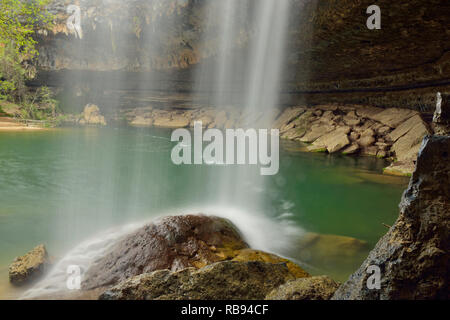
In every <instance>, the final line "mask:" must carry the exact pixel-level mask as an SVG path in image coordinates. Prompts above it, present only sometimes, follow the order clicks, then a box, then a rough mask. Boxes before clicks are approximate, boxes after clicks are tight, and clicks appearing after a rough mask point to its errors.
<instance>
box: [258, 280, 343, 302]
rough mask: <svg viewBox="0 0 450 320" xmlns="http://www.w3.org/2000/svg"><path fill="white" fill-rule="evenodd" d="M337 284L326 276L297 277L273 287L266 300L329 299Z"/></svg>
mask: <svg viewBox="0 0 450 320" xmlns="http://www.w3.org/2000/svg"><path fill="white" fill-rule="evenodd" d="M338 287H339V284H338V283H337V282H335V281H334V280H333V279H331V278H329V277H327V276H318V277H308V278H299V279H296V280H291V281H288V282H286V283H285V284H283V285H281V286H280V287H278V288H277V289H274V290H273V291H272V292H270V293H269V294H268V295H267V296H266V300H329V299H330V298H331V297H332V296H333V294H334V292H335V291H336V290H337V288H338Z"/></svg>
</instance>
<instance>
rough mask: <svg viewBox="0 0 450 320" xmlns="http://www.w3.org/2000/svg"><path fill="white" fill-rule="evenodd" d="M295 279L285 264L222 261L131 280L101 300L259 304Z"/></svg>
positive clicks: (109, 292) (101, 297)
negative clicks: (219, 301) (270, 293)
mask: <svg viewBox="0 0 450 320" xmlns="http://www.w3.org/2000/svg"><path fill="white" fill-rule="evenodd" d="M294 279H295V277H294V276H293V275H292V274H291V273H290V272H289V269H288V267H287V266H286V264H283V263H280V264H272V263H266V262H259V261H251V262H238V261H223V262H217V263H214V264H212V265H209V266H206V267H204V268H202V269H199V270H196V269H195V268H187V269H184V270H181V271H178V272H171V271H169V270H160V271H155V272H153V273H149V274H143V275H140V276H137V277H134V278H131V279H129V280H127V281H125V282H123V283H120V284H119V285H117V286H115V287H113V288H111V289H109V290H107V291H106V292H104V293H103V294H101V295H100V299H102V300H235V299H237V300H254V299H256V300H262V299H264V298H265V296H266V295H267V294H268V293H269V292H271V291H272V290H273V289H275V288H277V287H279V286H280V285H282V284H284V283H285V282H287V281H289V280H294Z"/></svg>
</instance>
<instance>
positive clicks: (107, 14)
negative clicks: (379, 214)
mask: <svg viewBox="0 0 450 320" xmlns="http://www.w3.org/2000/svg"><path fill="white" fill-rule="evenodd" d="M223 2H224V1H222V0H208V1H197V0H185V1H180V0H128V1H120V0H110V1H100V0H79V1H77V3H78V4H79V5H80V8H81V27H82V30H83V38H82V39H79V38H76V37H75V36H74V34H73V33H71V32H70V30H68V28H67V24H66V22H67V18H68V14H67V12H66V9H67V6H68V5H69V4H72V2H70V1H63V0H56V1H54V2H53V3H52V4H51V10H52V12H53V13H54V14H55V16H56V21H55V25H54V28H53V30H51V32H49V33H47V32H44V33H40V34H39V38H38V42H39V43H38V47H39V52H40V54H39V57H38V64H39V67H40V69H43V70H48V71H51V72H54V71H58V70H90V71H96V72H100V71H102V72H104V71H130V72H155V71H157V74H156V75H154V76H152V77H155V76H156V77H157V78H158V79H166V78H167V81H166V80H165V81H162V82H160V81H157V82H155V83H154V84H152V85H150V84H144V82H145V81H142V79H146V77H144V78H142V77H141V76H134V77H131V78H128V77H127V81H123V80H122V81H119V82H118V83H120V86H121V88H120V89H121V90H123V89H124V86H126V85H128V84H129V83H132V82H134V85H133V86H132V87H131V88H129V89H135V88H137V87H139V88H143V87H145V88H147V87H148V89H158V90H160V89H162V88H164V89H165V90H178V89H183V90H190V89H192V88H194V85H193V81H192V80H193V79H194V77H195V73H196V68H197V67H198V66H200V67H201V68H202V72H203V71H204V69H203V68H206V69H209V67H210V66H211V64H212V65H214V61H215V60H217V57H218V53H219V52H220V47H221V45H220V36H219V37H218V35H221V34H222V33H223V31H222V29H221V27H220V25H219V21H221V18H223V9H222V7H221V5H222V4H223ZM290 2H291V6H292V7H291V10H290V14H291V16H290V17H289V18H290V19H289V29H288V31H289V32H288V48H287V55H286V59H285V63H284V68H285V72H284V73H283V74H284V75H285V77H284V78H283V91H284V92H289V93H290V94H289V97H286V98H289V99H288V101H289V100H291V99H293V100H296V99H299V98H302V99H300V101H303V100H304V99H307V101H309V102H311V103H329V102H346V103H359V104H368V105H377V106H382V107H386V106H388V107H395V106H401V107H405V106H408V107H410V108H416V109H423V108H424V107H426V108H430V109H432V108H434V104H435V91H436V90H440V91H442V92H447V93H448V92H449V90H450V86H449V81H448V74H449V70H450V52H449V50H450V42H449V41H448V39H449V35H450V32H449V30H448V27H447V26H448V25H449V24H450V15H448V14H446V12H449V10H450V2H449V1H448V0H408V1H392V0H378V1H376V4H377V5H379V6H380V8H381V12H382V19H381V20H382V26H381V27H382V28H381V30H369V29H368V28H367V27H366V20H367V18H368V17H369V15H368V14H366V9H367V8H368V7H369V6H370V5H373V4H374V1H373V0H360V1H355V0H290ZM236 3H237V5H238V8H237V10H236V11H237V13H238V14H235V15H234V16H233V17H232V22H231V23H232V24H233V26H234V27H235V28H236V29H237V30H239V33H238V35H237V36H236V38H235V39H233V41H232V44H231V45H230V48H231V49H230V51H231V52H230V55H232V56H233V57H235V58H236V61H241V62H242V66H245V65H246V64H247V63H251V61H252V60H253V58H254V57H252V53H251V52H252V50H249V49H250V47H251V45H252V41H254V39H255V35H257V34H258V33H257V32H256V31H257V30H254V27H252V24H251V23H249V22H250V20H251V19H252V16H253V15H254V13H255V12H257V11H258V5H260V1H258V0H241V1H236ZM247 59H249V60H247ZM235 68H237V69H239V70H242V72H237V73H236V75H235V79H234V80H235V81H233V82H230V83H232V87H231V88H230V89H234V90H239V89H240V88H245V87H246V86H243V85H242V81H241V80H242V79H246V78H247V77H246V74H245V72H246V70H247V68H245V67H241V66H240V65H237V66H235ZM212 69H214V68H212ZM161 71H171V72H169V73H168V74H167V75H166V77H165V78H161V76H162V75H161V74H159V73H158V72H161ZM172 72H173V73H172ZM164 74H165V73H164ZM211 75H212V76H209V77H207V78H206V79H205V83H204V84H203V85H205V86H207V85H208V84H209V83H211V84H213V82H214V79H215V72H211ZM123 76H124V75H122V76H121V77H120V79H123ZM67 78H69V79H71V78H73V77H69V76H66V77H62V79H61V78H57V79H55V80H54V82H53V83H52V85H56V86H61V83H60V82H61V80H64V81H68V79H67ZM105 78H108V79H109V78H110V75H109V74H108V75H107V76H103V77H101V79H105ZM41 79H42V80H40V81H43V82H44V83H47V85H48V84H49V83H48V79H47V80H44V79H43V78H41ZM85 79H86V77H83V81H84V80H85ZM133 79H135V80H133ZM130 80H133V81H130ZM95 82H96V81H95V79H93V80H92V82H91V83H90V86H92V85H93V84H96V83H95ZM103 82H105V83H108V84H110V87H109V89H111V86H112V84H111V83H114V81H104V80H103ZM124 82H126V83H124ZM67 85H68V86H69V87H70V84H67ZM79 85H81V86H84V85H85V83H81V84H79ZM97 85H98V84H97ZM105 85H106V84H105ZM210 89H212V88H210ZM291 94H292V96H291Z"/></svg>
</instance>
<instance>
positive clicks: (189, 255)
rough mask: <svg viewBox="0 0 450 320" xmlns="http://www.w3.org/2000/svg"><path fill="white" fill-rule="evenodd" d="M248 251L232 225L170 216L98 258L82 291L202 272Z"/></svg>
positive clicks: (198, 217) (206, 218) (210, 219)
mask: <svg viewBox="0 0 450 320" xmlns="http://www.w3.org/2000/svg"><path fill="white" fill-rule="evenodd" d="M244 248H248V245H247V244H246V243H245V241H244V240H243V238H242V237H241V235H240V233H239V232H238V231H237V229H236V228H235V227H234V226H233V224H232V223H231V222H230V221H228V220H226V219H223V218H218V217H209V216H203V215H185V216H170V217H164V218H161V219H160V220H158V221H155V222H153V223H150V224H148V225H146V226H144V227H142V228H140V229H138V230H137V231H135V232H133V233H132V234H130V235H128V236H126V237H125V238H123V239H121V240H119V241H118V242H117V244H115V245H114V246H112V248H111V249H110V250H109V251H108V252H107V253H106V254H105V255H104V256H103V257H100V258H99V259H98V260H97V261H96V262H95V263H94V264H93V265H92V266H91V267H90V268H89V269H88V270H87V271H86V273H85V274H84V276H83V281H82V288H83V289H85V290H89V289H95V288H99V287H105V286H110V285H115V284H117V283H119V282H121V281H124V280H126V279H129V278H132V277H134V276H137V275H140V274H143V273H150V272H152V271H156V270H163V269H168V270H171V271H179V270H182V269H185V268H188V267H194V268H197V269H198V268H202V267H204V266H206V265H209V264H211V263H214V262H218V261H222V260H226V259H232V258H233V257H234V256H236V254H237V253H236V251H238V250H240V249H244Z"/></svg>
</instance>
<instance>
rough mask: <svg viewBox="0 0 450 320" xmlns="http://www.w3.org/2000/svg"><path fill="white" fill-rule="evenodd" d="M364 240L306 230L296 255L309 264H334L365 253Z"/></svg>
mask: <svg viewBox="0 0 450 320" xmlns="http://www.w3.org/2000/svg"><path fill="white" fill-rule="evenodd" d="M367 251H368V244H367V242H366V241H363V240H359V239H355V238H352V237H346V236H339V235H331V234H318V233H313V232H308V233H306V234H305V235H303V236H302V237H301V238H300V240H299V246H298V254H296V255H295V256H296V257H298V258H299V259H300V260H301V261H303V262H305V263H308V264H311V265H318V264H320V265H322V266H325V267H326V266H335V265H338V264H342V263H343V262H345V261H349V262H350V261H352V258H353V257H355V256H361V255H363V254H367Z"/></svg>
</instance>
